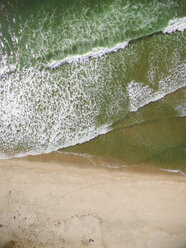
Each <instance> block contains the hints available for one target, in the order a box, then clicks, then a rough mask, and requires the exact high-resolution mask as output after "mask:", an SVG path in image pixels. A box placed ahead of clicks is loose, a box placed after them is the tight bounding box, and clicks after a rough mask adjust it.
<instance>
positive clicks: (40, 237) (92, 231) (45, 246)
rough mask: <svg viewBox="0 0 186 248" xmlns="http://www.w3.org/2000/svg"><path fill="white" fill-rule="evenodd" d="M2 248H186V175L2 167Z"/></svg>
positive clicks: (17, 164)
mask: <svg viewBox="0 0 186 248" xmlns="http://www.w3.org/2000/svg"><path fill="white" fill-rule="evenodd" d="M0 189H1V190H0V248H13V247H14V248H18V247H19V248H34V247H35V248H58V247H59V248H80V247H81V248H86V247H90V248H93V247H94V248H185V247H186V177H184V176H181V175H179V174H174V173H163V172H161V173H160V172H154V171H147V170H144V169H141V171H140V170H127V169H106V168H98V167H93V166H85V165H83V166H82V167H81V165H79V166H77V165H75V164H73V163H68V164H67V163H65V162H63V163H62V162H61V163H60V162H59V161H58V162H51V161H50V162H41V161H31V160H28V159H14V160H1V161H0Z"/></svg>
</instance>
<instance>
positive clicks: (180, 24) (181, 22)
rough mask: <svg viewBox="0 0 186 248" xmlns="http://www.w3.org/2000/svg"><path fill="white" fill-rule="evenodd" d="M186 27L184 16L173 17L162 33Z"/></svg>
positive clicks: (182, 29)
mask: <svg viewBox="0 0 186 248" xmlns="http://www.w3.org/2000/svg"><path fill="white" fill-rule="evenodd" d="M185 29H186V17H182V18H175V19H172V20H170V21H169V23H168V25H167V27H166V28H165V29H163V31H162V32H163V33H164V34H165V33H173V32H175V31H182V32H183V31H184V30H185Z"/></svg>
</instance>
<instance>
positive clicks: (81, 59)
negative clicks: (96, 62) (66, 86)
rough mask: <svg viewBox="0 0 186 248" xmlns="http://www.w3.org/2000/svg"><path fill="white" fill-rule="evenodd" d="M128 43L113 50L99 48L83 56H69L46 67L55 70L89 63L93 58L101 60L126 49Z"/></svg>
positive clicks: (117, 45)
mask: <svg viewBox="0 0 186 248" xmlns="http://www.w3.org/2000/svg"><path fill="white" fill-rule="evenodd" d="M128 44H129V43H128V42H123V43H119V44H116V46H114V47H113V48H105V47H97V48H94V49H92V51H90V52H88V53H86V54H83V55H73V56H68V57H66V58H64V59H62V60H59V61H55V60H54V61H51V62H50V64H48V65H47V66H46V68H50V69H55V68H58V67H61V66H62V65H64V64H66V63H68V64H71V63H77V62H78V63H83V62H87V61H88V60H89V59H91V58H99V57H102V56H103V55H106V54H109V53H113V52H117V51H118V50H122V49H124V48H125V47H127V46H128Z"/></svg>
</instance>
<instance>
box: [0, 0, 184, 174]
mask: <svg viewBox="0 0 186 248" xmlns="http://www.w3.org/2000/svg"><path fill="white" fill-rule="evenodd" d="M185 14H186V10H185V5H184V2H183V1H179V0H177V1H175V0H166V1H159V0H153V1H147V0H144V1H139V0H126V1H124V0H123V1H122V0H104V1H98V0H94V1H92V0H91V1H90V0H89V1H88V0H86V1H85V0H70V1H69V0H68V1H67V0H63V1H59V0H55V1H49V0H48V1H46V0H45V1H31V0H15V1H2V0H1V2H0V156H1V158H10V157H16V156H25V155H27V154H41V153H48V152H51V151H57V150H59V149H62V151H68V152H75V153H81V154H82V153H83V154H92V155H99V156H103V157H108V158H114V159H117V160H120V161H122V163H126V164H153V165H155V166H161V167H163V168H175V169H178V168H182V167H184V166H185V162H186V161H185V152H186V148H185V145H186V135H185V114H186V99H185V85H186V75H185V71H186V70H185V54H186V51H185V50H186V39H185V38H186V36H185V32H184V30H185V28H186V17H185V16H186V15H185Z"/></svg>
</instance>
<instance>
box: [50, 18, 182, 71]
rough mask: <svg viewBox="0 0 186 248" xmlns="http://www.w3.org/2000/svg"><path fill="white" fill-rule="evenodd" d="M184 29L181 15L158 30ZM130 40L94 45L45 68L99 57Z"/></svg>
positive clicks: (119, 48)
mask: <svg viewBox="0 0 186 248" xmlns="http://www.w3.org/2000/svg"><path fill="white" fill-rule="evenodd" d="M185 29H186V17H183V18H175V19H172V20H169V22H168V25H167V26H166V28H164V29H163V30H162V31H160V32H162V33H163V34H165V33H173V32H176V31H181V32H183V31H184V30H185ZM158 33H159V32H158ZM153 34H157V32H155V33H152V34H148V35H146V36H143V37H139V38H137V39H135V40H139V39H141V38H145V37H148V36H152V35H153ZM135 40H134V41H135ZM131 41H133V40H130V41H124V42H122V43H118V44H116V45H115V46H113V47H111V48H107V47H95V48H93V49H92V50H91V51H89V52H87V53H86V54H81V55H72V56H67V57H66V58H64V59H62V60H52V61H51V62H50V63H49V64H47V65H46V68H50V69H56V68H59V67H61V66H63V65H64V64H71V63H85V62H87V61H88V60H89V59H92V58H99V57H102V56H104V55H107V54H109V53H113V52H117V51H119V50H122V49H125V48H126V47H127V46H128V45H129V44H130V42H131Z"/></svg>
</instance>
